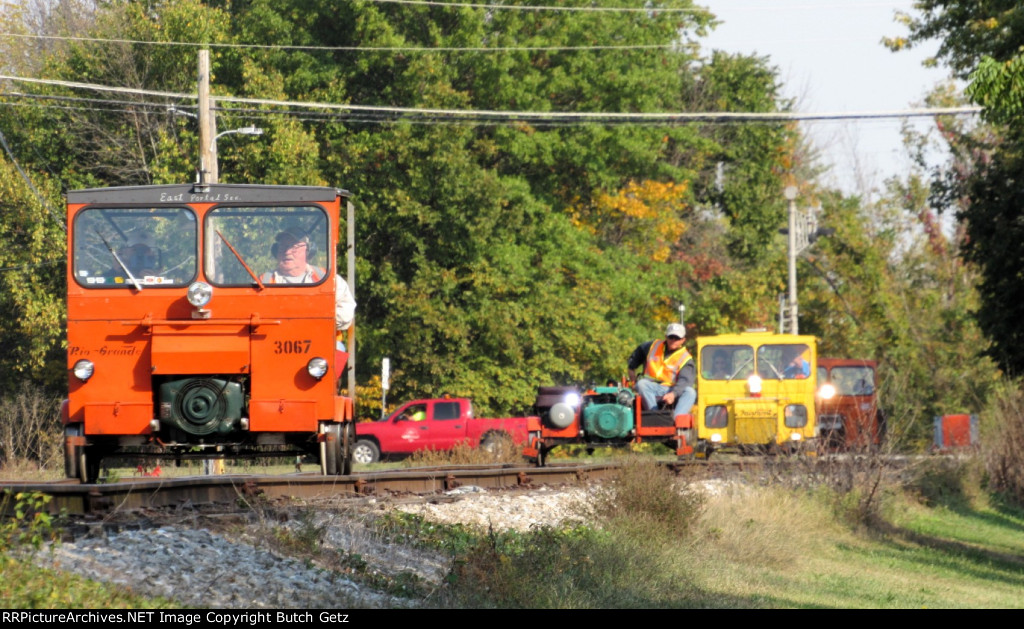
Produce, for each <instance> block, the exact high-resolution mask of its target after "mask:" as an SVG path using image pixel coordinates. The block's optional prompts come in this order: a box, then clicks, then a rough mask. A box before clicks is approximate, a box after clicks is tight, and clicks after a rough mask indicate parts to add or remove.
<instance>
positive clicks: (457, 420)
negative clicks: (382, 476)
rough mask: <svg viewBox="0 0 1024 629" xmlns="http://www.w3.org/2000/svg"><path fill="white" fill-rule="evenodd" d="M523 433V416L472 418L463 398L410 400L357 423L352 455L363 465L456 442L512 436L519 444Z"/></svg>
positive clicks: (490, 442)
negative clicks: (395, 408)
mask: <svg viewBox="0 0 1024 629" xmlns="http://www.w3.org/2000/svg"><path fill="white" fill-rule="evenodd" d="M526 433H527V431H526V418H525V417H503V418H497V419H491V418H482V417H474V416H473V403H472V402H470V400H468V399H466V398H445V399H435V400H413V401H412V402H406V403H405V404H403V405H402V406H399V407H398V410H396V411H395V412H394V413H391V414H390V415H388V416H387V417H385V418H383V419H380V420H378V421H373V422H360V423H358V424H356V445H355V448H354V449H353V452H352V458H353V460H354V461H355V462H356V463H363V464H366V463H373V462H375V461H378V460H380V459H382V458H388V457H398V456H406V455H409V454H412V453H413V452H415V451H417V450H428V449H432V450H450V449H452V448H453V447H455V445H456V444H459V443H468V444H470V445H472V446H482V447H484V448H490V447H495V446H497V445H498V444H499V443H501V442H502V441H503V440H508V439H511V440H512V441H513V442H514V443H517V444H521V443H524V442H525V441H526Z"/></svg>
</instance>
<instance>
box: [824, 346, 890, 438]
mask: <svg viewBox="0 0 1024 629" xmlns="http://www.w3.org/2000/svg"><path fill="white" fill-rule="evenodd" d="M877 367H878V364H877V363H876V362H875V361H873V360H857V359H851V358H819V359H818V394H817V397H816V406H817V413H818V430H819V431H820V432H821V434H820V437H821V439H820V442H821V444H822V446H823V447H825V448H827V449H830V450H850V449H855V450H860V449H864V448H870V447H877V446H879V445H881V444H882V441H883V440H884V438H885V429H886V423H885V415H884V414H883V412H882V409H881V408H880V407H879V404H878V383H877V375H876V371H877Z"/></svg>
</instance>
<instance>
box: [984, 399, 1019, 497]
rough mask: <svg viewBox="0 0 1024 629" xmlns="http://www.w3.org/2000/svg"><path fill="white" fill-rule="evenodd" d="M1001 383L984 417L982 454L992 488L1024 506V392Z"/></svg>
mask: <svg viewBox="0 0 1024 629" xmlns="http://www.w3.org/2000/svg"><path fill="white" fill-rule="evenodd" d="M1022 386H1024V384H1022V383H1021V382H1019V381H1012V382H1011V381H1007V382H1003V383H1000V385H999V386H997V387H996V390H995V391H994V393H993V394H992V397H991V399H990V403H989V405H988V407H987V408H986V410H985V411H984V412H983V413H982V414H981V436H980V441H981V443H980V446H979V449H980V453H981V458H982V461H983V462H984V466H985V473H986V474H987V477H988V484H989V488H990V489H992V490H994V491H997V492H999V493H1001V494H1003V495H1004V496H1005V497H1006V499H1007V500H1009V501H1011V502H1013V503H1015V504H1017V505H1024V390H1022V388H1021V387H1022Z"/></svg>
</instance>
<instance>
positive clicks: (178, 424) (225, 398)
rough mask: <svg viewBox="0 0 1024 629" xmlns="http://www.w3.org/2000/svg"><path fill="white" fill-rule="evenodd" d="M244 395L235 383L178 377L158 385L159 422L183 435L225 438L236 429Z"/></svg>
mask: <svg viewBox="0 0 1024 629" xmlns="http://www.w3.org/2000/svg"><path fill="white" fill-rule="evenodd" d="M244 401H245V395H244V393H243V391H242V385H241V384H240V383H238V382H231V381H229V380H221V379H218V378H182V379H180V380H171V381H169V382H165V383H164V384H162V385H160V399H159V404H160V422H161V423H163V424H167V425H169V426H173V427H175V428H178V429H180V430H183V431H184V432H186V433H188V434H190V435H195V436H199V437H201V436H205V435H211V434H214V433H216V434H220V435H227V434H230V433H231V432H234V431H235V430H237V429H238V426H239V423H240V420H241V419H242V408H243V406H244Z"/></svg>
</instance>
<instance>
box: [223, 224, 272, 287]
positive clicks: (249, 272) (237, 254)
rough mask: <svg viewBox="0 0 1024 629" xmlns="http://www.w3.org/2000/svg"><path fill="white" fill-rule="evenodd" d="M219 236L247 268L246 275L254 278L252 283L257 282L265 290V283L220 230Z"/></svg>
mask: <svg viewBox="0 0 1024 629" xmlns="http://www.w3.org/2000/svg"><path fill="white" fill-rule="evenodd" d="M217 235H218V236H220V239H221V240H223V241H224V244H225V245H227V246H228V249H230V250H231V253H233V254H235V258H237V259H238V261H239V262H240V263H241V264H242V266H243V267H245V271H246V273H248V274H249V277H251V278H252V281H254V282H256V285H257V286H259V287H260V290H263V288H264V287H263V282H261V281H260V278H259V276H258V275H256V274H255V273H253V272H252V269H250V268H249V265H248V264H246V263H245V260H243V259H242V254H240V253H238V252H237V251H235V248H234V247H232V246H231V243H230V242H228V239H227V238H225V237H224V234H222V233H220V230H219V229H218V230H217Z"/></svg>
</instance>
